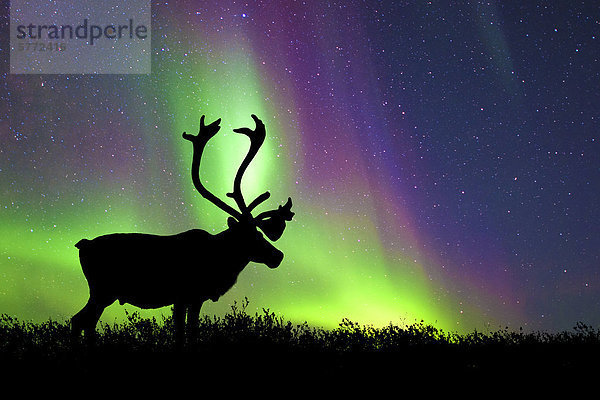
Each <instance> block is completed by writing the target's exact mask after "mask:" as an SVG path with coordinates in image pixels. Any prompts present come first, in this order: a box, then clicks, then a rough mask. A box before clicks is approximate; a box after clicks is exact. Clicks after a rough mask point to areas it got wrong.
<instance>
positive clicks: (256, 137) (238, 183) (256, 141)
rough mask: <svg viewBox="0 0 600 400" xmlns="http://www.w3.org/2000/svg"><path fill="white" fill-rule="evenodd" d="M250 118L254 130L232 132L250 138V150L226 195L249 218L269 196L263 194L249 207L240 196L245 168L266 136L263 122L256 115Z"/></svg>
mask: <svg viewBox="0 0 600 400" xmlns="http://www.w3.org/2000/svg"><path fill="white" fill-rule="evenodd" d="M251 116H252V119H254V122H255V123H256V128H254V130H252V129H250V128H237V129H234V130H233V131H234V132H237V133H241V134H244V135H246V136H248V137H249V138H250V149H249V150H248V154H246V157H245V158H244V161H242V164H241V165H240V167H239V169H238V171H237V174H236V175H235V180H234V181H233V193H227V196H229V197H231V198H233V199H234V200H235V202H236V204H237V205H238V207H239V209H240V211H241V212H242V214H243V215H245V216H247V217H249V218H252V215H251V212H252V210H253V209H254V208H256V207H257V206H258V205H259V204H260V203H262V202H264V201H265V200H267V199H268V198H269V196H270V195H271V194H270V193H269V192H265V193H263V194H261V195H260V196H258V197H257V198H256V199H254V201H252V202H251V203H250V205H249V206H246V202H245V200H244V195H243V194H242V177H243V176H244V172H246V168H248V165H250V162H252V160H253V159H254V157H255V156H256V153H258V150H259V149H260V147H261V146H262V144H263V142H264V141H265V136H266V130H265V124H263V122H262V121H261V120H260V119H259V118H258V117H257V116H256V115H254V114H252V115H251Z"/></svg>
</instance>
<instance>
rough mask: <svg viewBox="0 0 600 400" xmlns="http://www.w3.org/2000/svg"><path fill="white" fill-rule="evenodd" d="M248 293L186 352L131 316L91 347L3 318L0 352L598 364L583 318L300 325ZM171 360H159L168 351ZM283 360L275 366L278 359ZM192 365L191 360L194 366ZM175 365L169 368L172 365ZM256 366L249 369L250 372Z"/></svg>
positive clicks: (329, 362) (130, 359) (167, 321)
mask: <svg viewBox="0 0 600 400" xmlns="http://www.w3.org/2000/svg"><path fill="white" fill-rule="evenodd" d="M247 307H248V299H245V301H244V302H242V304H241V305H238V304H237V303H234V304H233V306H232V307H231V312H229V313H227V314H226V315H224V316H223V317H217V316H208V315H205V316H203V317H201V318H200V321H199V330H198V335H197V337H196V338H195V339H194V340H193V341H189V342H188V343H187V345H186V347H185V348H184V349H183V350H182V351H181V352H178V351H177V350H176V347H175V337H174V329H173V320H172V318H171V317H170V316H169V317H163V319H162V321H157V320H156V319H155V318H150V319H144V318H141V317H140V315H139V313H137V312H134V313H131V314H127V315H126V320H125V322H123V323H114V324H106V323H101V324H99V327H98V330H97V332H98V334H97V341H96V345H95V346H94V347H93V348H89V347H87V346H86V345H85V342H84V341H80V340H77V341H72V340H71V336H70V329H69V324H68V323H67V322H64V323H60V322H56V321H51V320H50V321H47V322H44V323H39V324H35V323H31V322H24V321H18V320H17V319H16V318H13V317H10V316H8V315H6V314H4V315H1V316H0V357H1V360H2V364H3V368H5V369H9V370H15V371H18V370H19V368H21V369H26V370H27V371H29V372H31V370H32V369H31V368H32V366H33V367H34V369H35V368H38V369H40V368H46V370H48V369H50V370H52V369H53V368H58V370H60V369H61V368H67V369H69V370H70V371H71V372H73V371H87V370H89V369H90V368H100V366H107V367H108V368H109V369H114V368H117V369H118V368H124V370H125V371H130V370H131V369H132V365H136V366H137V368H141V369H143V368H159V369H168V368H171V369H173V368H175V367H176V366H179V365H183V364H182V360H184V359H186V360H188V361H190V362H191V363H192V364H193V365H195V367H194V368H195V369H194V370H202V371H204V372H206V371H217V370H220V369H222V368H227V366H228V365H236V364H235V362H234V361H235V360H238V361H240V362H241V363H242V364H243V365H248V360H252V362H251V363H250V364H251V365H253V366H254V367H255V368H256V370H257V371H258V370H260V368H267V369H273V365H276V367H275V372H277V370H280V371H281V373H289V371H290V370H291V369H293V370H294V371H296V373H301V372H303V373H308V372H309V371H310V372H311V373H322V374H332V373H342V372H343V373H344V374H348V373H350V372H353V371H357V370H358V368H362V369H361V370H362V371H363V373H364V369H365V368H368V371H370V372H372V373H378V374H381V373H383V372H385V373H387V374H397V373H400V372H406V371H408V370H411V371H413V370H414V371H418V370H419V369H430V368H432V366H435V367H436V368H438V369H439V370H440V371H455V372H456V371H463V372H465V371H466V372H468V371H498V370H510V371H530V370H544V371H551V370H552V371H555V370H560V371H567V372H568V371H580V370H583V369H585V370H586V371H596V368H597V367H596V366H595V364H596V363H595V360H596V359H597V356H598V354H599V349H600V330H598V329H594V328H592V327H589V326H587V325H585V324H582V323H579V324H577V325H576V326H575V327H574V329H573V331H568V332H557V333H547V332H530V333H525V332H524V331H523V330H522V329H520V330H519V331H516V332H515V331H510V330H508V329H507V328H506V329H501V330H498V331H495V332H489V333H482V332H478V331H474V332H471V333H468V334H457V333H448V332H443V331H442V330H440V329H438V328H435V327H433V326H431V325H427V324H425V323H424V322H423V321H421V322H417V323H415V324H413V325H409V326H405V327H399V326H396V325H392V324H390V325H388V326H384V327H382V328H375V327H373V326H365V325H360V324H358V323H355V322H352V321H350V320H348V319H343V320H342V321H341V323H340V324H339V327H338V328H335V329H321V328H313V327H310V326H309V325H308V324H307V323H303V324H293V323H292V322H290V321H286V320H285V319H284V318H283V317H281V316H277V315H276V314H275V313H273V312H271V311H270V310H269V309H263V310H262V312H261V313H258V312H257V313H255V315H253V316H252V315H249V314H248V313H247V312H246V310H247ZM161 354H162V355H164V356H165V357H170V358H168V359H162V361H161V363H158V362H157V357H159V356H160V355H161ZM273 360H277V363H273V362H272V361H273ZM186 365H187V364H186ZM168 366H170V367H168ZM246 373H248V372H246Z"/></svg>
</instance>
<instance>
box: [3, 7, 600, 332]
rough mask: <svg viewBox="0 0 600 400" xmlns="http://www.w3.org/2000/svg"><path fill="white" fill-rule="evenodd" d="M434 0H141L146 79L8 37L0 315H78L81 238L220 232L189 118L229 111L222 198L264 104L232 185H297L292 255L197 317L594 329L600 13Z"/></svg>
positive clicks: (212, 169)
mask: <svg viewBox="0 0 600 400" xmlns="http://www.w3.org/2000/svg"><path fill="white" fill-rule="evenodd" d="M440 3H441V2H440ZM440 3H438V2H428V1H414V2H393V1H383V2H376V1H351V2H324V1H314V2H313V1H304V2H303V1H281V2H262V1H258V2H239V1H227V0H225V1H202V2H200V1H176V2H175V1H173V2H153V3H152V51H153V54H152V72H151V74H148V75H75V74H65V75H61V74H58V75H14V74H10V73H9V64H10V60H9V57H8V52H7V51H3V52H1V53H0V54H1V55H0V60H1V62H2V78H1V79H2V81H1V85H0V97H1V103H0V222H1V224H0V313H6V314H9V315H14V316H17V317H19V318H21V319H33V320H47V319H48V318H52V319H55V320H61V319H66V318H70V317H71V316H72V315H73V314H74V313H75V312H77V311H78V310H79V309H80V308H81V307H82V306H83V305H84V304H85V301H86V300H87V284H86V281H85V278H84V276H83V274H82V272H81V269H80V266H79V262H78V255H77V251H76V249H75V247H74V244H75V243H76V242H77V241H78V240H80V239H82V238H93V237H95V236H99V235H102V234H107V233H113V232H143V233H155V234H172V233H177V232H181V231H184V230H187V229H191V228H202V229H206V230H208V231H210V232H218V231H220V230H222V229H224V228H225V227H226V217H227V215H226V214H225V213H223V212H222V211H220V210H218V209H217V208H216V207H214V206H213V205H211V204H210V203H208V202H207V201H205V200H204V199H203V198H202V197H201V196H200V195H199V194H198V193H197V192H195V190H194V188H193V186H192V182H191V178H190V172H189V168H190V163H191V155H192V152H191V147H190V145H189V143H188V142H186V141H185V140H183V139H182V137H181V134H182V132H184V131H187V132H190V133H194V134H195V133H197V129H198V124H199V119H200V116H201V115H202V114H205V115H206V118H207V121H210V122H212V121H213V120H215V119H217V118H222V123H221V126H222V128H221V131H220V132H219V134H218V135H217V136H216V137H215V138H214V139H213V140H212V141H211V142H210V143H209V145H208V146H207V149H206V151H205V156H204V159H203V164H202V165H203V171H202V174H203V179H204V181H205V184H206V186H207V187H208V188H209V189H210V190H211V191H212V192H213V193H215V194H219V195H220V196H221V198H222V199H225V200H226V201H228V202H230V204H232V205H233V202H232V201H231V199H228V198H226V197H225V193H227V192H229V191H231V188H232V185H233V178H234V176H235V171H236V170H237V167H238V166H239V163H240V162H241V160H242V158H243V156H244V155H245V153H246V151H247V149H248V145H249V142H248V139H247V138H245V137H243V136H240V135H237V134H235V133H232V129H233V128H238V127H242V126H249V127H253V121H252V119H251V118H250V115H251V114H256V115H257V116H259V117H260V118H261V119H262V120H263V122H264V123H265V125H266V128H267V139H266V141H265V144H264V146H263V148H262V149H261V151H260V152H259V154H258V156H257V157H256V159H255V160H254V161H253V164H252V165H251V166H250V168H249V170H248V172H247V173H246V175H245V177H244V181H243V183H242V188H243V190H244V194H245V197H246V198H247V199H248V198H254V197H255V196H257V195H258V194H260V193H262V192H264V191H266V190H268V191H270V192H271V198H270V199H269V200H268V201H267V202H265V203H264V204H263V205H261V206H260V207H259V210H258V211H264V210H266V209H268V208H274V207H276V206H277V205H279V204H283V203H285V201H286V200H287V198H288V196H289V197H291V198H292V199H293V202H294V207H293V211H294V212H295V213H296V216H295V218H294V220H293V221H291V222H290V223H288V225H287V229H286V232H285V234H284V235H283V237H282V239H280V240H279V241H278V242H277V243H276V246H277V247H278V248H279V249H280V250H282V251H283V252H284V253H285V258H284V261H283V263H282V265H281V266H280V267H279V268H278V269H275V270H269V269H268V268H266V267H265V266H263V265H255V264H250V265H249V266H248V267H247V268H246V270H245V271H244V272H243V273H242V274H241V275H240V279H239V280H238V283H237V284H236V286H235V287H234V288H233V289H232V290H231V292H229V294H227V295H226V296H224V297H223V298H222V299H221V300H220V301H219V302H217V303H211V302H207V303H205V304H204V306H203V310H202V312H203V313H206V314H213V313H216V314H219V313H223V312H226V311H228V310H229V308H230V305H231V304H232V302H233V301H238V302H239V301H241V300H242V299H244V297H248V298H249V300H250V306H249V307H250V310H249V311H251V312H253V311H254V310H255V309H256V310H259V311H260V310H261V308H263V307H264V308H269V309H270V310H271V311H274V312H276V313H278V314H282V315H283V316H284V317H286V318H288V319H290V320H293V321H296V322H299V323H301V322H304V321H307V322H309V323H310V324H315V325H324V326H329V327H334V326H337V324H338V323H339V322H340V321H341V319H342V318H349V319H350V320H352V321H355V322H359V323H363V324H374V325H382V324H388V323H390V322H392V323H394V324H403V323H407V324H410V323H412V322H414V321H415V320H417V321H418V320H421V319H423V320H425V322H427V323H432V324H434V325H436V326H439V327H440V328H442V329H445V330H458V331H463V330H471V329H474V328H476V329H478V330H482V329H488V328H489V329H496V328H498V327H505V326H508V327H510V328H513V329H518V328H519V327H523V328H524V329H548V330H558V329H570V328H571V327H572V326H574V324H575V323H576V322H578V321H582V322H584V323H587V324H599V323H600V318H599V317H598V312H597V310H598V307H599V306H600V304H599V301H600V278H599V275H598V270H599V268H600V239H599V238H600V235H598V233H599V229H598V227H599V226H600V212H599V210H598V207H596V206H595V203H596V201H597V198H598V194H599V193H600V156H599V149H598V132H599V130H598V128H599V126H598V124H599V119H600V87H599V82H600V65H599V57H600V51H599V46H598V36H599V35H600V9H599V8H598V7H597V5H593V4H592V3H590V2H584V1H572V2H546V3H542V2H526V3H524V4H512V3H510V4H508V3H506V2H499V1H488V2H459V3H452V4H446V3H443V4H440ZM3 7H4V8H3V9H2V39H1V40H2V42H1V48H2V49H7V48H8V46H9V41H8V29H9V26H8V25H9V19H8V7H7V6H3ZM216 267H218V266H216ZM165 268H168V266H165ZM127 308H128V309H133V307H127ZM123 310H124V308H123V307H122V306H119V305H118V304H115V305H113V306H111V307H110V308H109V309H107V310H106V312H105V314H104V315H103V318H102V320H104V321H109V322H110V321H112V320H114V319H115V318H117V319H118V318H123V317H124V315H125V314H124V311H123ZM163 311H165V310H159V311H154V312H144V313H142V314H143V315H147V314H151V315H154V314H156V313H160V312H163ZM167 311H168V310H167Z"/></svg>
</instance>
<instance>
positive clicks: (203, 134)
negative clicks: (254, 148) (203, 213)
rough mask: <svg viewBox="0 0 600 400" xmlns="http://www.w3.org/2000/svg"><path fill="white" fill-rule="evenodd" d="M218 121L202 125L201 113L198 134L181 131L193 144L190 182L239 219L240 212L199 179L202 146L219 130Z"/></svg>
mask: <svg viewBox="0 0 600 400" xmlns="http://www.w3.org/2000/svg"><path fill="white" fill-rule="evenodd" d="M219 123H221V118H219V119H218V120H216V121H214V122H213V123H211V124H209V125H204V115H203V116H202V117H200V130H199V132H198V135H191V134H188V133H185V132H183V138H184V139H186V140H189V141H190V142H192V144H193V145H194V154H193V157H192V182H193V183H194V187H195V188H196V190H197V191H198V192H199V193H200V194H201V195H202V197H204V198H205V199H207V200H208V201H210V202H211V203H213V204H214V205H216V206H217V207H219V208H220V209H221V210H223V211H225V212H226V213H228V214H229V215H231V216H232V217H234V218H236V219H237V220H238V221H240V220H241V218H242V214H240V213H239V212H238V211H237V210H235V209H234V208H233V207H231V206H229V205H228V204H227V203H225V202H224V201H222V200H221V199H219V198H218V197H217V196H215V195H214V194H212V193H211V192H209V191H208V190H207V189H206V188H205V187H204V185H202V181H201V180H200V160H201V159H202V152H203V151H204V147H205V146H206V144H207V143H208V141H209V140H210V139H211V138H212V137H213V136H215V135H216V134H217V132H219V129H221V127H220V126H219ZM263 140H264V139H263ZM259 147H260V146H259Z"/></svg>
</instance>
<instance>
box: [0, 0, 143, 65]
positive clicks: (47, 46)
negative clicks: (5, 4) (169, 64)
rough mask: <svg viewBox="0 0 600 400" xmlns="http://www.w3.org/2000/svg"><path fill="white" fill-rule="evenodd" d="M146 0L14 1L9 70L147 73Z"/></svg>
mask: <svg viewBox="0 0 600 400" xmlns="http://www.w3.org/2000/svg"><path fill="white" fill-rule="evenodd" d="M150 21H151V12H150V1H149V0H103V1H92V2H82V1H80V0H56V1H52V0H12V1H11V4H10V72H11V73H12V74H149V73H150V72H151V64H150V63H151V37H150Z"/></svg>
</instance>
